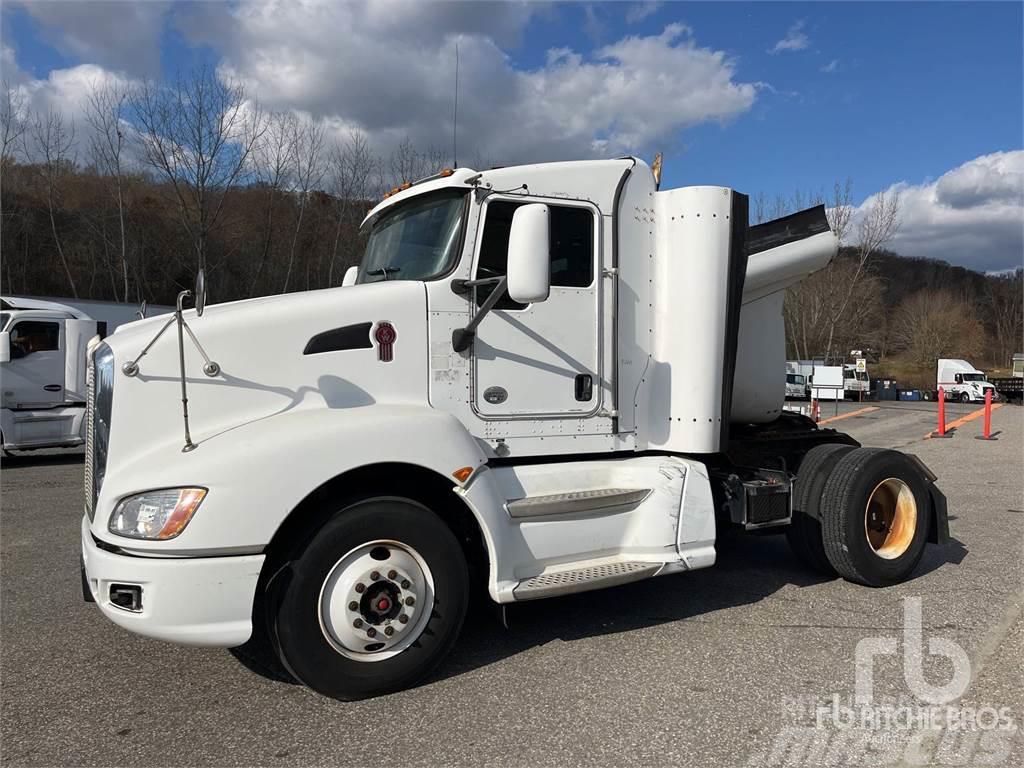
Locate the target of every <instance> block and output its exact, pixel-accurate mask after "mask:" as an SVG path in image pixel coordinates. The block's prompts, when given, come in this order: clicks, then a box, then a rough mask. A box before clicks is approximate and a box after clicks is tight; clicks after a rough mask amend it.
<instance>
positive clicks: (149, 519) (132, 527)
mask: <svg viewBox="0 0 1024 768" xmlns="http://www.w3.org/2000/svg"><path fill="white" fill-rule="evenodd" d="M204 498H206V489H205V488H164V489H162V490H159V491H146V493H140V494H137V495H135V496H129V497H128V498H125V499H122V500H121V501H120V502H119V503H118V505H117V507H115V508H114V513H113V514H112V515H111V516H110V524H109V525H108V526H107V528H108V529H109V530H110V532H111V533H114V534H117V535H118V536H128V537H129V538H132V539H173V538H174V537H175V536H177V535H178V534H179V533H181V532H182V531H183V530H185V526H186V525H188V521H189V520H191V519H192V515H194V514H195V513H196V510H197V509H199V505H200V504H202V503H203V499H204Z"/></svg>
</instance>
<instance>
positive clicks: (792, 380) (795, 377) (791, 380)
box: [786, 373, 806, 384]
mask: <svg viewBox="0 0 1024 768" xmlns="http://www.w3.org/2000/svg"><path fill="white" fill-rule="evenodd" d="M786 383H787V384H804V383H806V380H805V379H804V377H803V376H801V375H800V374H799V373H787V374H786Z"/></svg>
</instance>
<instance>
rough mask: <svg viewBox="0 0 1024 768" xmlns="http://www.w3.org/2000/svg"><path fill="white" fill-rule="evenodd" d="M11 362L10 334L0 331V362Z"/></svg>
mask: <svg viewBox="0 0 1024 768" xmlns="http://www.w3.org/2000/svg"><path fill="white" fill-rule="evenodd" d="M9 362H11V334H9V333H8V332H7V331H4V332H3V333H0V363H9Z"/></svg>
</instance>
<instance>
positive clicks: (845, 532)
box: [821, 448, 931, 587]
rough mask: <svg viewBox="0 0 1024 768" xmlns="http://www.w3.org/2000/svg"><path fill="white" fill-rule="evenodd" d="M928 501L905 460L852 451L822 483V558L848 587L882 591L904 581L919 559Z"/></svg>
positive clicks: (899, 456)
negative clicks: (849, 584) (825, 556)
mask: <svg viewBox="0 0 1024 768" xmlns="http://www.w3.org/2000/svg"><path fill="white" fill-rule="evenodd" d="M930 503H931V500H930V496H929V493H928V487H927V483H926V480H925V478H923V477H922V476H921V472H920V470H919V469H918V467H917V465H916V464H914V462H912V461H911V460H910V459H909V458H908V457H907V456H905V455H904V454H902V453H900V452H898V451H891V450H886V449H882V448H858V449H857V450H854V451H851V452H850V453H847V454H846V455H845V456H843V457H842V458H841V459H840V460H839V462H838V463H837V464H836V466H835V468H834V469H833V471H832V474H831V476H830V477H829V478H828V481H827V482H826V483H825V488H824V491H823V492H822V498H821V525H822V534H823V541H824V545H825V554H826V555H827V557H828V560H829V562H830V563H831V564H832V567H833V568H835V570H836V572H837V573H838V574H839V575H840V576H842V577H843V578H844V579H847V580H848V581H853V582H857V583H859V584H864V585H866V586H869V587H884V586H889V585H891V584H897V583H899V582H901V581H904V580H906V579H907V577H909V576H910V574H911V573H912V572H913V570H914V568H916V567H917V564H918V563H919V562H920V560H921V556H922V555H923V554H924V547H925V542H926V540H927V537H928V524H929V509H930Z"/></svg>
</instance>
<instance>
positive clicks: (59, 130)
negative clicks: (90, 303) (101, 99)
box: [25, 110, 78, 299]
mask: <svg viewBox="0 0 1024 768" xmlns="http://www.w3.org/2000/svg"><path fill="white" fill-rule="evenodd" d="M26 136H27V137H28V140H27V141H26V147H25V154H26V155H28V156H29V157H30V158H32V159H33V160H34V161H35V167H36V169H37V172H38V175H39V179H40V181H41V183H42V187H43V193H44V195H45V197H46V211H47V214H48V216H49V219H50V234H51V235H52V236H53V244H54V246H55V247H56V249H57V256H58V257H59V258H60V263H61V266H62V267H63V268H64V274H65V275H67V278H68V285H69V287H70V288H71V295H72V296H74V297H75V298H76V299H77V298H78V288H77V286H76V285H75V278H74V277H73V276H72V274H71V267H70V266H69V264H68V260H67V256H66V254H65V252H64V244H63V243H62V241H61V237H60V234H59V232H58V227H57V218H58V216H59V215H60V213H61V211H62V210H63V203H64V192H65V190H66V186H67V185H66V180H67V177H68V176H70V175H71V173H72V172H73V171H74V164H75V157H74V151H75V125H74V123H73V122H65V121H64V116H63V115H62V114H61V113H60V112H55V111H52V110H51V111H49V112H47V113H46V115H45V116H42V115H41V116H39V117H37V118H36V119H35V121H34V122H33V123H32V126H31V129H30V130H29V131H28V133H27V134H26Z"/></svg>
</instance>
